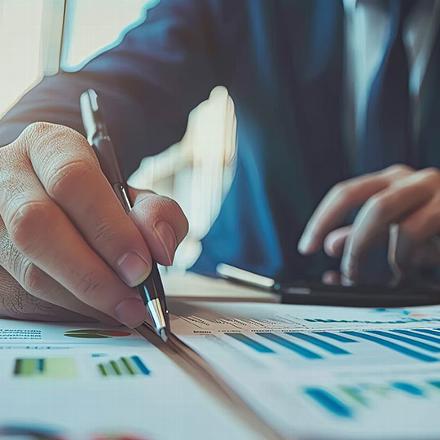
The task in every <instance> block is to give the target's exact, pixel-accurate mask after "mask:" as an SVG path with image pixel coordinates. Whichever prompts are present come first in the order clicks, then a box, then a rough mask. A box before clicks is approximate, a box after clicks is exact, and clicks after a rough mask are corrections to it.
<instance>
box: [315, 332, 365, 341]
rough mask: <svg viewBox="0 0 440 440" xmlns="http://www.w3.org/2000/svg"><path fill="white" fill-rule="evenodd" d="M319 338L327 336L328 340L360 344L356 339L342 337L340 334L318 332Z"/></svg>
mask: <svg viewBox="0 0 440 440" xmlns="http://www.w3.org/2000/svg"><path fill="white" fill-rule="evenodd" d="M316 334H317V335H319V336H325V337H326V338H330V339H334V340H335V341H338V342H359V341H356V339H351V338H347V337H346V336H341V335H340V334H338V333H330V332H316Z"/></svg>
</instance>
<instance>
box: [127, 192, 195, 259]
mask: <svg viewBox="0 0 440 440" xmlns="http://www.w3.org/2000/svg"><path fill="white" fill-rule="evenodd" d="M130 193H131V194H132V195H133V196H134V197H133V200H134V206H133V209H132V211H131V212H130V216H131V218H132V219H133V221H134V222H135V224H136V226H137V227H138V229H139V230H140V232H141V234H142V236H143V237H144V239H145V241H146V243H147V245H148V247H149V249H150V252H151V255H152V256H153V258H154V260H156V261H157V262H158V263H160V264H162V265H165V266H169V265H171V264H173V260H174V255H175V252H176V248H177V246H178V245H179V244H180V243H181V242H182V240H183V239H184V238H185V236H186V234H187V233H188V220H187V219H186V216H185V214H184V213H183V211H182V209H181V208H180V206H179V205H178V203H177V202H175V201H174V200H172V199H170V198H169V197H164V196H160V195H158V194H156V193H154V192H152V191H139V190H133V189H131V190H130Z"/></svg>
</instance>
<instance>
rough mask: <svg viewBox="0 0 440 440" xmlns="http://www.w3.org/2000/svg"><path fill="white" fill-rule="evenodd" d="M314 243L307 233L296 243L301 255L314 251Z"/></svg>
mask: <svg viewBox="0 0 440 440" xmlns="http://www.w3.org/2000/svg"><path fill="white" fill-rule="evenodd" d="M315 247H316V246H315V243H314V242H313V240H312V237H311V236H310V235H309V234H303V236H302V237H301V239H300V240H299V243H298V252H299V253H300V254H302V255H310V254H312V253H313V252H315Z"/></svg>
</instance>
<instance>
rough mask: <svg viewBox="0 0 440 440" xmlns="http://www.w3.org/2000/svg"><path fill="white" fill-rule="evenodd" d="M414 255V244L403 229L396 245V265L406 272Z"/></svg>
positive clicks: (399, 233)
mask: <svg viewBox="0 0 440 440" xmlns="http://www.w3.org/2000/svg"><path fill="white" fill-rule="evenodd" d="M413 253H414V242H413V240H411V238H410V237H409V236H408V234H406V233H405V231H403V230H402V229H400V230H399V232H398V234H397V240H396V243H395V255H394V263H395V264H396V266H397V267H398V268H399V269H400V270H401V271H402V272H404V271H406V270H407V269H408V267H409V265H410V261H411V256H412V255H413Z"/></svg>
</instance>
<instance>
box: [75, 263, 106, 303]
mask: <svg viewBox="0 0 440 440" xmlns="http://www.w3.org/2000/svg"><path fill="white" fill-rule="evenodd" d="M101 288H102V282H101V281H100V280H99V277H98V275H97V273H96V272H93V271H90V272H86V273H84V274H81V275H80V276H79V280H78V282H77V283H76V286H75V291H74V294H75V296H77V297H78V298H79V299H83V300H86V299H87V302H88V303H90V304H95V299H96V297H97V296H98V294H99V292H100V290H101Z"/></svg>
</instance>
